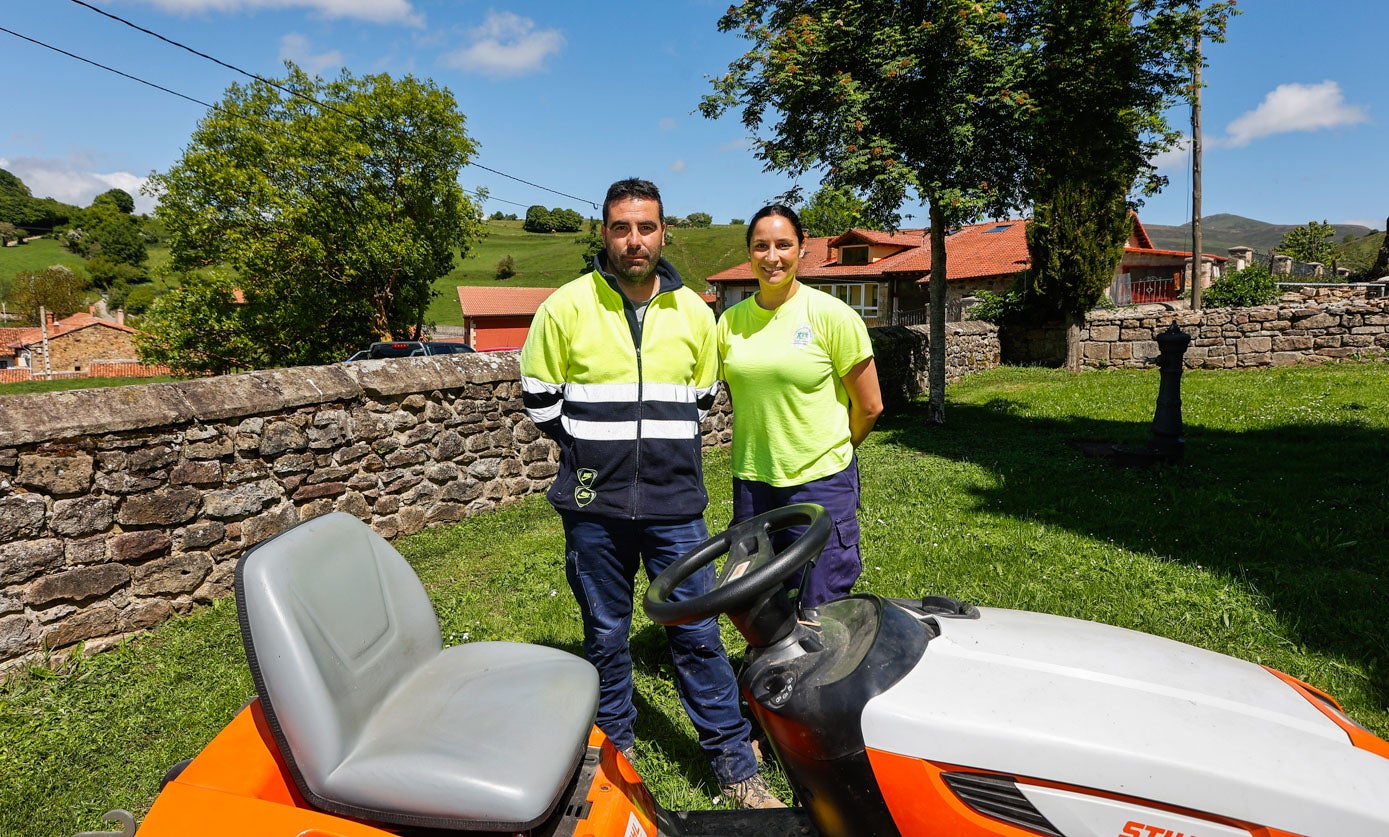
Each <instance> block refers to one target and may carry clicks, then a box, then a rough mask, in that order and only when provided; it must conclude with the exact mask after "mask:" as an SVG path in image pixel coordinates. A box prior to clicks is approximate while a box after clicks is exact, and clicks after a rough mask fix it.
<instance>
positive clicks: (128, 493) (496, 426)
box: [0, 323, 998, 668]
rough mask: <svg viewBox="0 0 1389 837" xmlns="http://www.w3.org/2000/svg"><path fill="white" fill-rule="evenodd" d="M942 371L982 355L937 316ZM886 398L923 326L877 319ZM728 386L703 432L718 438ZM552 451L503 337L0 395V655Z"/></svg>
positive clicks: (435, 499) (456, 513) (920, 370)
mask: <svg viewBox="0 0 1389 837" xmlns="http://www.w3.org/2000/svg"><path fill="white" fill-rule="evenodd" d="M950 329H951V331H950V335H949V339H948V346H947V362H948V366H949V369H950V372H949V376H950V378H951V379H952V380H954V379H958V378H959V377H961V376H963V375H964V374H967V373H968V372H970V371H974V370H976V369H981V368H989V367H991V366H994V365H997V362H998V335H997V332H996V331H995V330H994V329H993V327H992V326H988V325H987V324H984V323H956V324H951V326H950ZM873 339H874V343H875V347H876V351H877V352H878V366H879V370H880V374H882V376H883V379H884V389H885V393H886V394H887V395H888V397H889V400H894V399H895V400H896V401H901V400H902V399H905V398H908V397H910V396H912V395H915V394H916V393H919V392H921V391H923V390H924V389H925V382H926V374H927V364H928V360H929V351H928V347H927V340H926V328H925V327H910V328H896V329H875V330H873ZM731 435H732V416H731V414H730V412H729V410H728V405H727V401H726V396H722V395H721V396H720V400H719V403H718V404H717V405H716V407H715V409H714V411H713V412H712V414H711V416H710V419H709V421H708V422H707V423H706V425H705V436H704V443H705V445H706V446H709V445H721V444H727V442H728V441H729V439H730V438H731ZM557 470H558V453H557V450H556V448H555V446H554V445H553V444H552V443H551V442H549V441H548V440H547V439H545V438H544V437H543V436H542V435H541V434H540V433H539V431H537V430H536V428H535V426H534V425H533V424H532V423H531V422H530V420H529V419H528V418H526V416H525V411H524V409H523V407H522V404H521V388H520V376H519V370H518V366H517V355H516V353H514V352H509V353H494V354H486V353H484V354H472V355H444V356H438V357H429V358H402V359H395V360H378V361H362V362H357V363H350V364H335V365H332V366H319V367H302V368H297V369H280V370H271V371H264V372H251V373H247V374H244V375H231V376H226V377H220V378H208V379H202V380H193V381H182V382H177V383H164V384H149V385H136V386H128V387H112V388H103V389H86V390H72V391H68V392H55V393H41V394H31V395H11V396H3V397H0V668H3V667H5V666H8V665H13V664H15V663H17V662H20V661H23V660H26V659H31V658H34V657H36V656H39V655H42V654H44V653H46V652H50V651H59V652H61V651H66V650H69V649H72V648H73V647H75V646H76V645H77V644H78V643H86V647H87V649H88V650H96V649H100V648H103V647H107V646H109V645H111V644H113V643H116V642H119V641H120V640H121V639H122V638H124V637H126V636H128V635H130V634H131V633H134V632H138V631H140V630H143V629H145V628H149V627H152V626H154V625H157V624H159V623H160V622H162V621H164V620H165V619H167V618H168V617H169V616H170V615H172V614H173V613H175V612H183V611H187V610H189V609H191V608H192V607H194V606H195V605H197V604H199V603H204V602H208V601H211V600H213V599H216V598H218V597H221V596H225V595H227V594H229V593H230V592H231V591H232V580H233V574H234V569H235V563H236V560H237V558H238V557H239V556H240V555H241V553H242V551H243V550H245V549H246V548H247V547H249V546H251V545H253V544H256V543H259V542H260V541H263V540H265V539H266V538H269V537H271V536H272V535H274V534H276V533H278V532H280V531H283V530H284V529H286V528H288V527H289V526H292V525H293V524H295V523H296V522H298V521H300V520H305V519H307V518H310V517H314V516H317V515H320V514H323V513H326V512H329V511H335V510H336V511H345V512H348V513H350V514H353V515H355V516H357V517H359V518H361V519H362V520H364V521H367V522H368V523H370V524H371V525H372V527H373V528H375V529H376V531H378V532H380V533H381V534H382V535H384V536H386V537H394V536H396V535H400V534H409V533H412V532H416V531H419V530H421V529H423V528H425V527H427V526H433V525H437V524H443V523H451V522H455V521H458V520H460V519H462V518H464V517H467V516H470V515H473V514H477V513H479V512H482V511H487V510H489V509H493V508H495V507H496V506H497V505H499V504H501V503H506V502H508V501H511V500H515V499H517V498H520V497H523V496H526V495H529V494H533V493H536V492H539V491H544V490H545V489H546V488H548V487H549V484H550V481H551V478H552V477H553V476H554V474H555V473H556V471H557Z"/></svg>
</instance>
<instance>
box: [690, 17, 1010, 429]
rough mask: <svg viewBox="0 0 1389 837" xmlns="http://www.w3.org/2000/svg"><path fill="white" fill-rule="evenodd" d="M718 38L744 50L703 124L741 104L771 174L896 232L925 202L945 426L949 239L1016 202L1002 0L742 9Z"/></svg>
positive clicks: (937, 389)
mask: <svg viewBox="0 0 1389 837" xmlns="http://www.w3.org/2000/svg"><path fill="white" fill-rule="evenodd" d="M719 29H720V30H722V31H725V32H728V31H735V32H738V33H739V34H740V35H741V36H742V37H744V38H746V39H747V40H749V41H751V44H752V46H751V48H750V49H749V50H748V51H747V52H746V53H745V54H744V55H743V56H742V57H740V58H738V59H737V60H735V61H734V62H733V63H732V64H731V65H730V66H729V71H728V73H727V74H725V75H724V76H722V77H720V78H717V79H715V80H714V92H713V93H712V94H710V95H709V96H707V97H705V99H704V101H703V102H702V103H701V106H700V109H701V111H702V112H703V113H704V115H705V116H707V117H716V116H719V115H720V114H722V113H724V112H726V111H727V110H729V109H731V108H741V110H742V119H743V123H744V124H745V125H746V126H747V127H748V128H749V129H751V130H752V131H753V132H754V142H755V145H756V153H757V155H758V157H759V158H760V159H762V160H763V161H764V162H765V164H766V167H767V168H768V169H775V170H779V171H784V172H787V173H789V174H792V175H801V174H804V173H805V172H807V171H810V170H812V169H816V170H818V171H820V172H822V173H823V176H824V183H825V185H826V186H829V187H831V188H835V189H840V188H846V187H847V188H852V189H855V190H857V192H858V194H860V195H861V196H862V197H863V199H864V215H865V217H866V219H868V220H870V221H873V222H875V223H877V224H878V225H881V226H885V227H889V228H894V227H896V225H897V223H898V222H899V221H900V214H899V210H900V207H901V206H902V204H903V202H904V201H906V200H907V199H908V198H909V197H913V198H916V199H919V200H921V201H923V202H925V203H926V204H927V205H928V207H929V214H930V224H931V232H930V240H931V279H932V281H931V283H930V298H931V324H930V336H931V345H932V349H933V350H932V352H931V360H930V370H929V376H928V377H929V384H930V397H931V410H930V420H931V421H932V422H934V423H943V422H944V421H945V409H944V396H945V351H944V346H945V307H946V306H945V303H946V298H947V297H946V276H947V262H946V253H945V236H946V233H947V231H948V230H949V229H950V228H951V227H953V226H956V225H958V224H961V223H964V222H967V221H970V220H974V219H976V218H978V217H980V216H981V215H984V214H996V215H1002V214H1005V213H1006V212H1007V211H1008V210H1009V209H1010V208H1012V207H1015V206H1017V205H1018V204H1019V203H1020V200H1021V174H1022V169H1023V166H1022V162H1021V159H1022V158H1021V150H1022V149H1021V146H1020V140H1021V134H1020V133H1019V131H1018V125H1019V120H1018V111H1019V110H1020V109H1021V108H1024V107H1025V106H1026V97H1025V96H1023V95H1021V94H1020V93H1018V92H1017V91H1018V85H1019V82H1020V81H1021V78H1022V70H1023V69H1024V68H1025V66H1026V58H1027V56H1026V54H1025V53H1024V52H1022V51H1020V50H1017V49H1012V48H1010V47H1009V45H1008V43H1007V36H1008V34H1009V33H1008V16H1007V14H1006V13H1005V11H1004V4H1003V3H1002V2H999V0H930V1H929V2H926V0H906V2H903V0H857V2H849V0H745V1H744V2H742V3H738V4H736V5H734V6H733V7H731V8H730V9H729V10H728V12H727V13H726V14H725V15H724V16H723V17H722V19H720V21H719ZM768 123H771V124H770V125H768ZM764 131H765V133H763V132H764ZM788 197H791V198H793V199H794V197H795V196H788Z"/></svg>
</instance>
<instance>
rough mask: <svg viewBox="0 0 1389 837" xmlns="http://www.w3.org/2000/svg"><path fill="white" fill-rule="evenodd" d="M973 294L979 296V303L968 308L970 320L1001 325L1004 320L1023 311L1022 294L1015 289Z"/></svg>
mask: <svg viewBox="0 0 1389 837" xmlns="http://www.w3.org/2000/svg"><path fill="white" fill-rule="evenodd" d="M975 296H977V297H979V303H978V304H977V305H973V306H970V308H969V318H970V319H971V320H980V321H982V322H986V323H993V324H994V325H1002V324H1003V323H1004V321H1005V320H1009V319H1012V318H1015V317H1018V316H1020V315H1021V314H1022V312H1023V305H1022V294H1021V293H1019V292H1018V291H1016V290H1012V291H1008V292H1007V293H1002V294H996V293H994V292H992V291H980V292H979V293H977V294H975Z"/></svg>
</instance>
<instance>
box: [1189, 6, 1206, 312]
mask: <svg viewBox="0 0 1389 837" xmlns="http://www.w3.org/2000/svg"><path fill="white" fill-rule="evenodd" d="M1191 92H1192V99H1191V310H1193V311H1200V310H1201V267H1202V264H1201V263H1202V262H1203V261H1204V259H1203V258H1202V257H1201V251H1202V242H1201V27H1200V24H1199V23H1198V24H1197V27H1196V65H1195V66H1194V67H1193V68H1192V72H1191Z"/></svg>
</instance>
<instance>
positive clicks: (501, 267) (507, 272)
mask: <svg viewBox="0 0 1389 837" xmlns="http://www.w3.org/2000/svg"><path fill="white" fill-rule="evenodd" d="M515 275H516V260H515V259H513V258H512V257H511V256H510V255H506V256H502V260H501V261H499V262H497V279H499V280H500V279H510V278H511V277H513V276H515Z"/></svg>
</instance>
